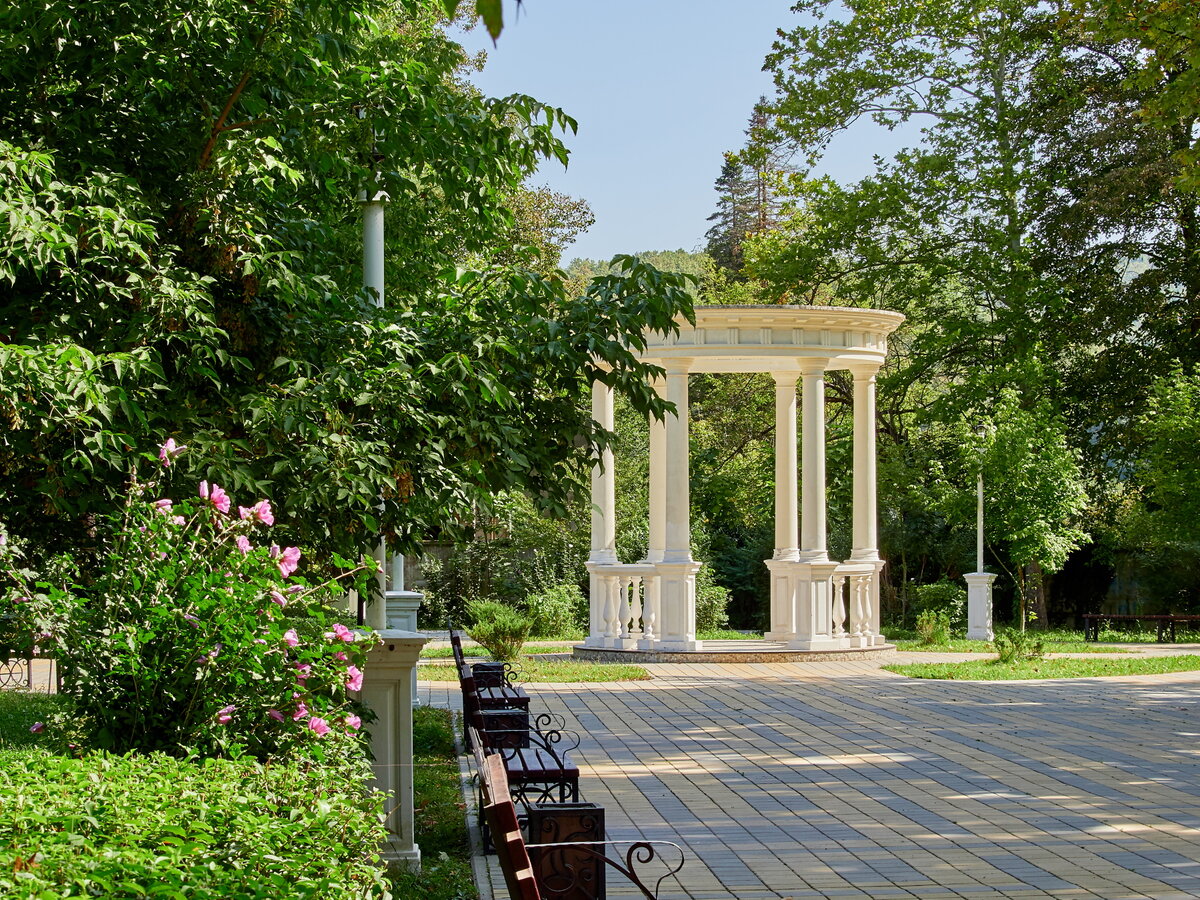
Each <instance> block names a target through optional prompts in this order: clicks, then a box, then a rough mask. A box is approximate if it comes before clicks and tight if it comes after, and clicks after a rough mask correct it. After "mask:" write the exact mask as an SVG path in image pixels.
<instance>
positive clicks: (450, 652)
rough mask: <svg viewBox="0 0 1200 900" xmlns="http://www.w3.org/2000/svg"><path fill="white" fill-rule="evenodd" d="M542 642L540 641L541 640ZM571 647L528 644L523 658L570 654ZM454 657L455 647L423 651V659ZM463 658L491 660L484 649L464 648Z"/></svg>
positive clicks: (432, 648) (427, 648) (430, 648)
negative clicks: (538, 655)
mask: <svg viewBox="0 0 1200 900" xmlns="http://www.w3.org/2000/svg"><path fill="white" fill-rule="evenodd" d="M539 640H540V639H539ZM570 652H571V648H570V647H531V646H529V645H528V644H526V645H525V646H524V647H522V648H521V655H522V656H535V655H537V654H539V653H570ZM453 656H454V648H453V647H426V648H425V649H424V650H422V651H421V659H450V658H451V657H453ZM463 656H472V657H482V658H484V659H489V658H490V657H489V655H488V652H487V651H486V650H484V649H483V648H482V647H477V646H466V647H463Z"/></svg>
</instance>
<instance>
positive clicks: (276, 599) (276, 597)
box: [271, 591, 287, 608]
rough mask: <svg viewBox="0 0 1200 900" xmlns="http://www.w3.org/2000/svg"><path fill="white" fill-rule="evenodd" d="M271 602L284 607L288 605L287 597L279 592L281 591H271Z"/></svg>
mask: <svg viewBox="0 0 1200 900" xmlns="http://www.w3.org/2000/svg"><path fill="white" fill-rule="evenodd" d="M271 602H272V603H278V604H279V606H280V607H281V608H282V607H284V606H287V597H285V596H283V594H281V593H279V591H271Z"/></svg>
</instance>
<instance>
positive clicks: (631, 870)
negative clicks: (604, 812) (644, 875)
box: [525, 841, 685, 900]
mask: <svg viewBox="0 0 1200 900" xmlns="http://www.w3.org/2000/svg"><path fill="white" fill-rule="evenodd" d="M617 846H624V847H626V848H627V849H626V850H625V853H624V856H623V857H622V858H621V859H613V858H612V857H611V856H609V855H608V854H607V853H605V852H604V848H605V847H617ZM656 847H670V848H671V849H672V850H674V851H675V852H677V853H678V854H679V862H678V863H676V864H674V866H672V865H671V864H670V863H668V862H667V861H666V860H665V859H663V860H661V861H662V864H663V865H664V866H666V867H667V869H668V871H667V872H666V873H665V874H664V875H662V876H660V877H659V878H658V879H657V880H656V881H655V882H654V889H653V890H651V889H650V888H649V887H648V886H647V885H646V883H645V882H643V881H642V879H641V878H640V877H639V876H638V874H637V871H636V868H637V866H641V865H646V864H647V863H650V862H652V861H654V860H655V859H656V858H658V854H657V853H656V852H655V848H656ZM556 848H557V849H562V850H567V849H570V850H575V851H579V852H582V853H584V854H586V855H588V856H591V857H594V858H596V859H599V860H601V861H602V862H603V863H604V864H605V865H606V866H609V867H610V868H613V869H616V870H617V871H618V872H620V873H621V874H622V875H624V876H625V877H626V878H627V879H629V881H630V883H631V884H633V885H634V887H636V888H637V889H638V890H639V891H641V892H642V894H643V896H645V897H647V898H648V900H658V892H659V891H660V890H661V889H662V883H663V882H664V881H665V880H666V879H668V878H671V877H672V876H674V875H677V874H679V870H680V869H682V868H683V864H684V862H685V857H684V853H683V848H682V847H680V846H679V845H678V844H676V843H673V842H672V841H563V842H560V843H552V844H528V843H527V844H526V845H525V849H526V850H528V851H529V854H530V855H531V856H532V855H533V854H534V852H535V851H536V852H538V853H541V852H542V851H545V850H554V849H556ZM564 868H565V869H566V871H563V872H561V873H560V872H558V871H555V872H554V873H553V877H554V881H555V882H558V879H560V878H561V879H562V886H561V887H559V886H558V885H557V883H555V884H551V883H545V880H544V879H543V883H540V884H539V885H538V886H539V888H540V889H541V892H542V895H543V896H544V897H547V898H551V897H555V896H559V895H561V894H566V893H568V892H569V891H570V890H571V889H572V888H573V887H574V886H575V879H576V877H577V876H576V875H575V873H574V872H572V871H571V870H570V866H569V865H567V866H565V867H564Z"/></svg>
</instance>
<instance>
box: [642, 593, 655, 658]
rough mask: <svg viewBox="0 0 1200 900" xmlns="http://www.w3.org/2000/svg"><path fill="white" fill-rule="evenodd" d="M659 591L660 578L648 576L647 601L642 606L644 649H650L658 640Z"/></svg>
mask: <svg viewBox="0 0 1200 900" xmlns="http://www.w3.org/2000/svg"><path fill="white" fill-rule="evenodd" d="M658 590H659V580H658V576H657V575H650V576H648V577H647V578H646V580H645V595H646V601H645V603H644V605H643V606H642V643H641V646H642V647H643V648H644V649H649V648H650V647H651V646H653V643H654V641H656V640H658Z"/></svg>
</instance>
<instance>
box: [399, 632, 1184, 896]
mask: <svg viewBox="0 0 1200 900" xmlns="http://www.w3.org/2000/svg"><path fill="white" fill-rule="evenodd" d="M944 655H946V656H951V657H952V655H948V654H944ZM952 658H953V657H952ZM648 668H649V669H650V670H651V672H652V674H653V676H654V678H653V680H651V681H649V682H627V683H620V684H611V685H606V684H572V685H532V686H530V692H531V693H532V694H533V695H534V696H535V698H536V701H535V702H537V703H540V704H542V705H543V706H544V707H545V708H547V709H548V710H549V711H551V712H554V713H556V714H558V715H561V716H563V717H564V718H565V719H566V720H567V723H568V724H567V727H568V728H570V729H572V730H576V731H578V732H579V733H580V734H581V736H582V743H581V745H580V747H579V749H578V750H577V751H575V753H574V754H573V755H574V756H575V757H576V759H577V761H578V762H579V764H580V767H581V770H582V772H583V778H582V782H581V787H582V792H583V794H584V796H585V798H586V799H589V800H592V801H593V802H597V803H600V804H602V805H603V806H604V807H605V810H606V818H607V822H608V831H609V837H610V838H612V839H625V840H633V839H638V838H650V839H658V840H671V841H674V842H675V843H677V844H679V845H680V846H682V847H683V848H684V851H685V852H686V854H687V863H686V865H685V867H684V869H683V871H682V872H681V873H680V875H679V879H678V881H677V882H664V886H663V891H662V895H661V896H662V897H663V898H664V900H668V898H685V897H686V898H693V900H705V898H711V900H730V898H734V900H743V898H745V900H758V898H762V900H768V898H770V900H783V898H789V897H790V898H794V900H801V898H805V900H808V898H834V897H836V898H842V897H847V898H849V897H862V898H870V900H875V898H891V897H897V898H919V900H920V898H928V900H940V898H956V897H961V898H973V900H993V898H996V900H998V898H1027V900H1042V898H1054V900H1140V898H1149V900H1175V898H1196V897H1200V752H1198V751H1197V749H1196V747H1197V745H1196V740H1195V738H1196V733H1197V732H1200V674H1197V673H1178V674H1173V675H1164V676H1152V677H1147V678H1141V679H1138V678H1121V679H1087V680H1083V681H1073V682H1067V681H1054V682H989V683H982V682H980V683H963V682H920V681H913V680H908V679H904V678H900V677H897V676H893V675H891V674H890V673H884V672H881V671H880V670H879V669H878V667H877V664H874V663H869V662H841V663H803V664H800V663H790V664H750V665H741V666H738V665H717V664H711V665H697V666H689V665H684V664H661V665H652V666H649V667H648ZM421 691H422V698H423V700H424V701H425V702H431V703H434V704H436V705H443V706H451V707H455V706H456V705H457V702H458V690H457V686H456V685H438V684H431V683H429V684H427V683H421ZM488 880H489V882H490V887H491V889H492V890H493V891H494V895H495V896H496V897H500V898H503V897H506V896H507V895H506V894H505V893H504V890H503V879H502V877H501V876H500V874H499V872H498V870H497V869H496V867H495V865H494V864H493V865H491V866H490V869H489V879H488ZM619 881H620V879H619V877H613V878H610V887H609V896H611V897H624V896H629V897H633V896H637V895H636V893H635V892H632V891H628V890H626V889H623V888H621V886H620V884H619ZM626 887H628V886H626Z"/></svg>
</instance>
